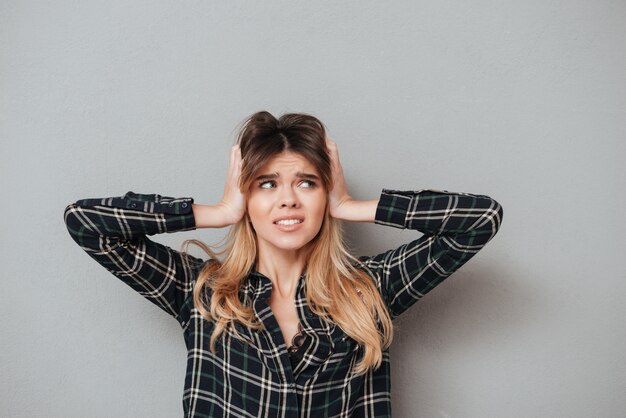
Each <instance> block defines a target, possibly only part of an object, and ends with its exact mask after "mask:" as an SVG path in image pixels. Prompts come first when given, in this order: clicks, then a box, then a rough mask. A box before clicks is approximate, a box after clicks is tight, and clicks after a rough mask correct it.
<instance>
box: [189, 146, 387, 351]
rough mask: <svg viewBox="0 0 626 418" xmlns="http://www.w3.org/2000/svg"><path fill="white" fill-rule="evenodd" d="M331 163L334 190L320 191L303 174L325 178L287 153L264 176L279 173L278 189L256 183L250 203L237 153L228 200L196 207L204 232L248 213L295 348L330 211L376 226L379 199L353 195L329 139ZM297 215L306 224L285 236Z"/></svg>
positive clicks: (276, 309)
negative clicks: (299, 292)
mask: <svg viewBox="0 0 626 418" xmlns="http://www.w3.org/2000/svg"><path fill="white" fill-rule="evenodd" d="M326 146H327V148H328V151H329V155H330V157H331V178H332V187H331V189H330V190H329V191H325V190H324V189H323V187H322V185H321V183H320V182H319V181H317V182H316V187H311V186H312V185H311V184H310V183H308V182H305V181H304V180H303V179H300V178H297V177H296V175H295V173H296V172H298V171H301V172H305V173H311V174H315V175H318V176H319V173H317V171H316V170H315V168H314V167H313V166H312V165H311V164H310V163H309V162H308V161H307V160H306V159H304V158H303V157H301V156H299V155H297V154H294V153H290V152H285V153H282V154H280V155H278V156H276V157H274V159H272V160H271V161H269V162H268V163H267V164H266V166H264V167H263V168H262V169H261V170H260V171H261V172H260V173H258V174H269V173H272V172H276V173H278V174H279V178H277V179H273V182H272V183H267V182H265V183H262V184H259V183H258V182H256V181H255V182H254V183H253V186H252V190H251V193H250V194H249V199H248V200H246V197H245V195H244V194H242V193H241V191H240V190H239V186H238V185H239V177H240V175H241V166H242V164H243V161H242V159H241V152H240V150H239V146H238V145H235V146H233V147H232V149H231V154H230V163H229V167H228V175H227V181H226V185H225V186H224V196H223V198H222V200H221V201H220V202H219V203H218V204H217V205H201V204H193V205H192V208H193V212H194V218H195V222H196V227H198V228H221V227H224V226H228V225H232V224H235V223H237V222H239V220H241V218H242V217H243V216H244V215H245V214H246V212H248V214H249V216H250V220H251V223H252V225H253V227H254V228H255V231H256V233H257V238H258V250H259V252H258V264H257V270H258V271H259V272H260V273H261V274H263V275H265V276H266V277H268V278H269V279H270V280H271V282H272V296H271V297H270V300H269V301H268V303H269V305H270V307H271V309H272V311H273V313H274V315H275V317H276V320H277V321H278V323H279V326H280V328H281V330H282V334H283V338H284V340H285V342H287V344H288V345H289V342H291V339H292V337H293V336H294V334H296V332H297V326H298V315H297V312H296V309H295V305H294V298H295V289H296V286H297V281H298V279H299V277H300V275H301V274H302V272H303V271H304V267H305V262H306V254H305V253H304V247H305V246H306V244H307V243H308V242H310V241H311V240H312V239H313V238H314V237H315V236H316V235H317V233H318V232H319V229H320V226H321V225H322V221H323V217H324V211H325V208H326V205H328V210H329V215H330V216H332V217H334V218H337V219H341V220H345V221H353V222H373V221H374V218H375V214H376V208H377V205H378V199H375V200H367V201H357V200H354V199H352V197H351V196H350V194H349V193H348V189H347V186H346V182H345V178H344V175H343V169H342V167H341V163H340V161H339V153H338V150H337V144H336V143H335V142H334V141H332V140H331V139H329V138H327V139H326ZM293 213H296V214H298V215H303V216H304V218H305V222H304V223H303V224H302V227H301V228H300V229H299V230H298V231H294V232H283V231H280V230H278V229H277V228H276V226H275V225H274V224H273V220H275V219H276V218H277V217H280V216H283V215H286V214H293Z"/></svg>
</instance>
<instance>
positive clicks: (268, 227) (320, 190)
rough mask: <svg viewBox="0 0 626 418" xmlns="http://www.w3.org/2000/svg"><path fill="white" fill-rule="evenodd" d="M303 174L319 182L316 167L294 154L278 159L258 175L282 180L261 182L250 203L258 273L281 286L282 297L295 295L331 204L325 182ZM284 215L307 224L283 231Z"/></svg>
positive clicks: (290, 153) (268, 164) (258, 183)
mask: <svg viewBox="0 0 626 418" xmlns="http://www.w3.org/2000/svg"><path fill="white" fill-rule="evenodd" d="M298 172H301V173H310V174H313V175H315V176H317V177H318V178H319V173H318V172H317V170H316V169H315V167H314V166H313V165H312V164H311V163H310V162H308V161H307V160H306V159H305V158H304V157H302V156H301V155H298V154H295V153H292V152H288V151H286V152H283V153H281V154H279V155H277V156H276V157H274V158H273V159H272V160H270V161H269V162H268V163H267V164H265V165H264V166H263V167H262V168H261V169H260V170H259V173H258V174H259V175H264V174H272V173H274V174H278V177H277V178H274V179H262V180H255V182H254V183H253V184H252V187H251V189H250V194H249V197H248V201H247V212H248V216H249V217H250V221H251V223H252V226H253V227H254V230H255V231H256V236H257V247H258V260H259V263H258V266H257V267H258V270H259V272H260V273H262V274H264V275H266V276H267V277H271V278H273V279H274V280H275V281H276V286H275V289H274V291H277V292H278V293H279V294H280V296H282V297H289V296H291V295H292V293H293V292H294V290H295V289H294V288H295V284H296V280H295V279H297V278H298V277H299V276H300V274H301V272H302V271H303V269H304V266H305V263H306V259H307V254H306V250H305V246H306V244H307V243H309V242H310V241H311V240H312V239H313V238H315V236H316V235H317V234H318V232H319V230H320V227H321V225H322V222H323V220H324V213H325V211H326V204H327V200H328V199H327V193H326V190H325V189H324V187H323V186H322V184H321V181H320V180H316V179H303V178H299V177H297V176H296V173H298ZM282 216H299V217H304V222H302V224H300V225H299V227H298V229H297V230H294V231H283V230H281V229H280V228H279V227H278V226H277V225H275V224H274V223H273V221H274V220H275V219H277V218H279V217H282Z"/></svg>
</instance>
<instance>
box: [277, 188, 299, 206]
mask: <svg viewBox="0 0 626 418" xmlns="http://www.w3.org/2000/svg"><path fill="white" fill-rule="evenodd" d="M297 204H298V198H297V196H296V194H295V193H294V192H293V190H291V188H289V187H286V188H285V191H283V193H282V194H281V196H280V206H281V207H283V206H296V205H297Z"/></svg>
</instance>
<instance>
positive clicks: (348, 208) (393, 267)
mask: <svg viewBox="0 0 626 418" xmlns="http://www.w3.org/2000/svg"><path fill="white" fill-rule="evenodd" d="M326 145H327V147H328V151H329V154H330V157H331V170H332V178H333V186H332V188H331V190H330V192H329V205H330V214H331V216H333V217H335V218H337V219H342V220H346V221H361V222H362V221H365V222H371V221H374V222H375V223H377V224H380V225H388V226H393V227H396V228H408V229H414V230H416V231H420V232H422V233H423V234H424V235H423V236H422V237H420V238H418V239H416V240H414V241H411V242H409V243H408V244H404V245H402V246H400V247H398V248H396V249H393V250H389V251H386V252H384V253H381V254H378V255H375V256H372V257H367V256H363V257H360V258H359V261H360V262H361V267H362V268H364V269H366V270H368V271H369V272H370V275H371V276H372V278H373V279H374V280H375V281H376V286H377V287H378V289H379V291H380V293H381V295H382V297H383V300H385V302H386V303H387V306H388V307H389V311H390V314H391V317H392V318H395V317H397V316H398V315H400V314H401V313H402V312H404V311H405V310H406V309H408V308H409V307H410V306H411V305H412V304H414V303H415V302H417V301H418V300H419V299H420V298H421V297H422V296H424V295H425V294H426V293H428V292H430V291H431V290H432V289H433V288H434V287H435V286H437V285H439V284H440V283H441V282H442V281H443V280H444V279H445V278H447V277H448V276H450V275H451V274H452V273H453V272H455V271H456V270H458V269H459V267H461V266H462V265H463V264H465V263H467V261H468V260H469V259H470V258H472V257H473V256H474V255H475V254H476V253H477V252H478V251H479V250H480V249H481V248H483V247H484V246H485V245H486V244H487V242H489V240H491V238H493V237H494V236H495V234H496V233H497V232H498V229H499V228H500V224H501V223H502V216H503V211H502V206H500V204H499V203H498V202H496V201H495V200H494V199H492V198H490V197H489V196H484V195H477V194H470V193H452V192H448V191H447V190H432V189H422V190H418V191H410V190H408V191H401V190H390V189H383V191H382V193H381V196H380V198H379V199H378V200H365V201H356V200H354V199H352V197H351V196H350V194H349V193H348V189H347V186H346V181H345V178H344V175H343V169H342V167H341V163H340V161H339V152H338V150H337V144H336V143H335V142H334V141H332V140H330V139H329V138H327V139H326Z"/></svg>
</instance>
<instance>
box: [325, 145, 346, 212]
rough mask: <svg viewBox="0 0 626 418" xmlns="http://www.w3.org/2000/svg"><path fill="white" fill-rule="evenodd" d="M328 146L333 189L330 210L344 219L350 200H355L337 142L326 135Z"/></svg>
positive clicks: (330, 195) (329, 201)
mask: <svg viewBox="0 0 626 418" xmlns="http://www.w3.org/2000/svg"><path fill="white" fill-rule="evenodd" d="M326 147H327V148H328V151H329V153H330V160H331V162H330V166H331V177H332V189H331V190H330V191H329V193H328V204H329V206H330V207H329V210H330V216H332V217H333V218H339V219H343V218H344V216H343V215H342V213H344V212H345V211H346V210H347V208H348V206H349V205H350V202H351V201H352V200H353V199H352V197H350V194H349V193H348V187H347V186H346V180H345V178H344V176H343V168H342V167H341V163H340V162H339V151H338V150H337V144H336V143H335V142H334V141H333V140H331V139H330V138H328V137H326Z"/></svg>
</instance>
